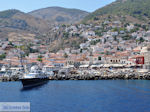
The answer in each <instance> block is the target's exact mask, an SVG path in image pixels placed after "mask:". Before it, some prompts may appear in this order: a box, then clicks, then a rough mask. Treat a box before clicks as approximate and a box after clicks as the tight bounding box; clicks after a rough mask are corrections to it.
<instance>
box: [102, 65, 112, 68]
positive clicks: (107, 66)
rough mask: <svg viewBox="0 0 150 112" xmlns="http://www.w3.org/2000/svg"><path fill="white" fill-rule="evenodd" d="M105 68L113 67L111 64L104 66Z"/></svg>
mask: <svg viewBox="0 0 150 112" xmlns="http://www.w3.org/2000/svg"><path fill="white" fill-rule="evenodd" d="M103 67H104V68H109V67H111V64H104V66H103Z"/></svg>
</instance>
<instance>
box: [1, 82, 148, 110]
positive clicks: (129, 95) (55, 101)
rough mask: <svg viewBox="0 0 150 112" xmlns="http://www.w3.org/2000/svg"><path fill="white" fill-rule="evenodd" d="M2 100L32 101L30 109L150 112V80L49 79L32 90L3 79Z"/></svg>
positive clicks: (19, 83)
mask: <svg viewBox="0 0 150 112" xmlns="http://www.w3.org/2000/svg"><path fill="white" fill-rule="evenodd" d="M0 102H30V104H31V112H150V81H146V80H99V81H49V82H48V83H47V84H45V85H42V86H39V87H35V88H31V89H23V88H22V84H21V82H0Z"/></svg>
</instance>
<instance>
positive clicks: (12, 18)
mask: <svg viewBox="0 0 150 112" xmlns="http://www.w3.org/2000/svg"><path fill="white" fill-rule="evenodd" d="M0 26H1V27H2V28H12V29H19V30H27V31H31V32H37V31H39V32H43V31H45V30H48V25H47V22H46V21H44V20H42V19H39V18H35V17H33V16H31V15H29V14H26V13H23V12H21V11H19V10H14V9H13V10H6V11H2V12H0Z"/></svg>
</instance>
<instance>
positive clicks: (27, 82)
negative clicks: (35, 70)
mask: <svg viewBox="0 0 150 112" xmlns="http://www.w3.org/2000/svg"><path fill="white" fill-rule="evenodd" d="M20 80H21V82H22V85H23V87H24V88H28V87H34V86H39V85H42V84H44V83H46V82H47V81H48V78H31V79H20Z"/></svg>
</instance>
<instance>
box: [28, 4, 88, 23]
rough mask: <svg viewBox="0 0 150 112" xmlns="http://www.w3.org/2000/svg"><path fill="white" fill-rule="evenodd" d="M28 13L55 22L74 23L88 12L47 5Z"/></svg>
mask: <svg viewBox="0 0 150 112" xmlns="http://www.w3.org/2000/svg"><path fill="white" fill-rule="evenodd" d="M29 14H30V15H32V16H34V17H38V18H41V19H44V20H47V21H49V22H51V23H55V24H59V23H61V24H64V23H68V24H70V23H72V24H73V23H76V22H79V21H81V20H82V19H83V18H84V17H85V16H87V15H88V14H89V13H88V12H86V11H82V10H78V9H67V8H62V7H49V8H44V9H39V10H35V11H32V12H29Z"/></svg>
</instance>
